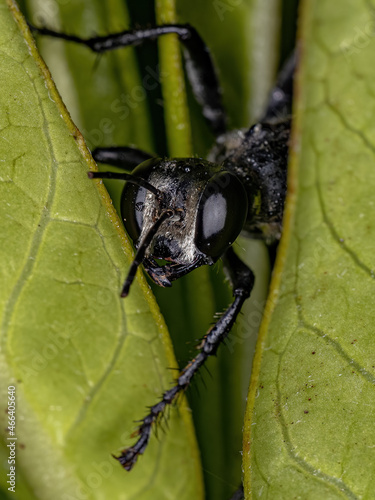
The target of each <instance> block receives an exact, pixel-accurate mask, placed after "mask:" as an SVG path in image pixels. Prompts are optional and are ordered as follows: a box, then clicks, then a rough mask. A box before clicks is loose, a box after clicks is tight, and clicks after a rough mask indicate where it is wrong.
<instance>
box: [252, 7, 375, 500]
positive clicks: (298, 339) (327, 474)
mask: <svg viewBox="0 0 375 500" xmlns="http://www.w3.org/2000/svg"><path fill="white" fill-rule="evenodd" d="M302 6H303V8H302V26H301V31H300V34H301V41H300V57H301V67H300V70H299V73H298V81H297V97H298V99H297V103H296V107H295V116H296V118H295V122H294V133H293V140H292V145H291V149H292V158H291V168H290V179H289V198H288V203H287V210H286V215H285V224H284V234H283V239H282V242H281V247H280V252H279V255H278V261H277V265H276V269H275V274H274V278H273V282H272V290H271V295H270V298H269V302H268V305H267V308H266V314H265V319H264V322H263V325H262V328H261V333H260V338H259V345H258V350H257V354H256V358H255V361H254V364H255V367H254V377H253V379H252V386H251V390H250V398H249V407H248V414H247V421H246V435H245V449H244V470H245V490H246V493H247V498H278V499H284V498H285V499H289V498H304V499H321V498H329V499H344V498H346V499H348V498H350V499H354V498H361V499H371V498H374V488H375V485H374V474H373V464H374V461H375V426H374V407H375V391H374V384H375V370H374V356H375V349H374V307H373V297H374V292H375V288H374V251H373V249H374V243H375V228H374V220H375V219H374V191H375V173H374V172H375V171H374V151H375V125H374V119H373V117H374V113H375V99H374V92H373V84H374V78H375V53H374V43H373V40H374V39H373V36H374V30H373V28H374V5H373V4H372V3H371V2H356V1H355V0H348V1H346V2H343V3H342V4H340V9H339V10H338V9H337V5H335V4H334V3H333V2H330V1H328V0H321V1H316V0H306V1H305V2H304V3H303V4H302Z"/></svg>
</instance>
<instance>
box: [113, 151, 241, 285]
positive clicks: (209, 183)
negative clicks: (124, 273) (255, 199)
mask: <svg viewBox="0 0 375 500" xmlns="http://www.w3.org/2000/svg"><path fill="white" fill-rule="evenodd" d="M132 175H133V176H134V177H141V178H143V179H144V180H146V181H147V182H148V183H149V184H151V185H152V186H154V187H155V188H157V189H158V190H159V192H161V193H162V196H160V197H158V196H156V195H155V194H154V193H152V192H150V191H149V190H147V189H146V188H144V187H140V186H137V185H134V184H127V185H126V187H125V189H124V191H123V195H122V200H121V211H122V216H123V219H124V222H125V227H126V229H127V231H128V233H129V235H130V236H131V238H132V239H133V241H134V244H135V246H136V248H139V247H140V246H142V245H143V242H144V241H146V239H147V235H148V234H149V233H150V231H152V229H153V227H154V226H155V224H156V223H157V221H158V220H159V219H160V218H161V217H162V215H163V213H165V212H166V211H170V216H168V217H167V218H166V220H164V221H163V222H162V223H161V225H160V227H159V228H158V230H157V231H156V233H155V234H154V236H153V238H152V240H151V241H150V242H149V243H148V246H147V248H146V250H145V259H144V260H143V265H144V267H145V269H146V271H147V272H148V274H149V275H150V276H151V278H152V279H153V280H154V281H155V282H156V283H157V284H159V285H161V286H170V285H171V283H170V282H171V281H173V280H175V279H177V278H179V277H181V276H183V275H184V274H187V273H188V272H190V271H192V270H193V269H196V268H197V267H199V266H201V265H203V264H210V265H211V264H213V263H214V262H216V260H217V259H218V258H219V257H220V256H221V255H222V254H223V252H224V251H225V250H226V249H227V248H228V247H229V246H230V245H231V244H232V243H233V242H234V240H235V239H236V238H237V236H238V234H239V232H240V231H241V229H242V227H243V224H244V222H245V219H246V214H247V197H246V193H245V190H244V188H243V186H242V184H241V182H240V181H239V180H238V179H237V177H236V176H235V175H234V174H233V173H231V172H227V171H223V170H221V168H220V166H219V165H216V164H214V163H211V162H208V161H206V160H202V159H197V158H174V159H171V160H170V159H165V160H162V159H160V158H157V159H152V160H148V161H146V162H144V163H142V164H141V165H139V166H138V167H137V168H136V169H135V170H134V171H133V172H132ZM155 259H160V260H164V261H167V264H165V265H159V264H158V263H157V262H156V261H155Z"/></svg>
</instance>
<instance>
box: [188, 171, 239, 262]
mask: <svg viewBox="0 0 375 500" xmlns="http://www.w3.org/2000/svg"><path fill="white" fill-rule="evenodd" d="M246 215H247V196H246V191H245V189H244V187H243V185H242V183H241V182H240V180H239V179H238V178H237V177H236V176H235V175H234V174H232V173H230V172H226V171H222V172H218V173H217V174H215V175H214V176H213V177H211V179H210V180H209V182H208V183H207V185H206V187H205V189H204V191H203V193H202V196H201V198H200V200H199V206H198V214H197V225H196V232H195V244H196V246H197V248H198V249H199V250H200V251H201V252H203V253H204V254H205V255H207V256H209V257H212V258H213V259H214V260H217V259H218V258H219V257H220V256H221V255H222V254H223V253H224V251H225V250H226V249H227V248H228V247H230V245H232V243H233V242H234V240H235V239H236V238H237V236H238V235H239V234H240V232H241V230H242V228H243V226H244V224H245V221H246Z"/></svg>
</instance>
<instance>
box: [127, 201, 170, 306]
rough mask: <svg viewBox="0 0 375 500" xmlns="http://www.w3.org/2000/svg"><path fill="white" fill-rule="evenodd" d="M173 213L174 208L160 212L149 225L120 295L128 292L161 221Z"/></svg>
mask: <svg viewBox="0 0 375 500" xmlns="http://www.w3.org/2000/svg"><path fill="white" fill-rule="evenodd" d="M173 214H174V210H172V209H168V210H165V212H163V213H162V214H161V216H160V217H159V219H158V220H157V221H156V222H155V224H154V225H153V226H152V227H151V229H150V230H149V231H148V233H147V234H146V236H145V237H144V239H143V241H142V242H141V244H140V245H139V248H138V250H137V253H136V254H135V257H134V260H133V262H132V265H131V266H130V269H129V272H128V276H127V278H126V281H125V283H124V286H123V288H122V292H121V297H127V295H128V294H129V290H130V286H131V284H132V283H133V281H134V278H135V275H136V272H137V269H138V267H139V266H140V265H141V264H142V262H143V260H144V258H145V253H146V250H147V247H148V246H149V245H150V243H151V241H152V238H153V237H154V236H155V234H156V232H157V231H158V229H159V227H160V226H161V225H162V223H163V222H164V221H165V220H166V219H168V218H169V217H172V215H173Z"/></svg>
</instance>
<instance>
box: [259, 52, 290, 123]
mask: <svg viewBox="0 0 375 500" xmlns="http://www.w3.org/2000/svg"><path fill="white" fill-rule="evenodd" d="M297 58H298V55H297V51H295V52H293V54H292V55H291V56H290V57H289V59H287V61H286V63H285V64H284V66H283V68H282V69H281V71H280V73H279V76H278V78H277V81H276V84H275V86H274V87H273V89H272V90H271V93H270V96H269V99H268V105H267V109H266V112H265V113H264V115H263V118H262V119H261V120H260V121H261V122H267V121H269V120H271V119H272V118H275V117H276V118H279V117H280V116H287V115H289V114H290V113H291V111H292V100H293V80H294V73H295V69H296V65H297Z"/></svg>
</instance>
